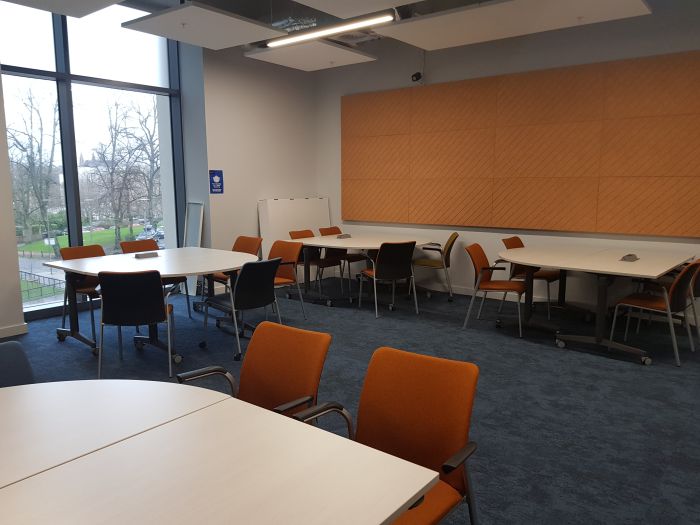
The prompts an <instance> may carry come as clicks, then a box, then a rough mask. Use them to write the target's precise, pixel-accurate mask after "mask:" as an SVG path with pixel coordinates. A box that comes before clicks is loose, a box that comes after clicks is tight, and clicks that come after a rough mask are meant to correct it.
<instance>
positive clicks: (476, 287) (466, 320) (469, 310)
mask: <svg viewBox="0 0 700 525" xmlns="http://www.w3.org/2000/svg"><path fill="white" fill-rule="evenodd" d="M496 270H504V271H505V268H504V267H503V266H487V267H484V268H482V269H481V270H480V271H479V275H478V277H477V279H476V284H474V293H473V294H472V298H471V300H470V301H469V307H468V308H467V315H466V316H465V317H464V324H463V325H462V330H464V329H465V328H466V327H467V324H468V323H469V317H470V316H471V313H472V307H473V306H474V299H476V296H477V295H479V292H480V291H483V292H484V296H483V297H482V298H481V304H480V305H479V311H478V312H477V314H476V318H477V319H481V310H482V308H483V307H484V302H485V301H486V296H487V295H488V293H489V290H480V289H479V287H480V285H481V279H482V277H483V276H484V272H494V271H496ZM490 291H494V290H490ZM503 293H504V295H505V294H508V293H514V294H517V296H518V301H517V303H516V304H517V306H518V336H519V337H521V338H522V336H523V319H522V312H521V308H520V303H521V301H522V294H519V293H517V292H512V291H510V290H509V291H506V292H503Z"/></svg>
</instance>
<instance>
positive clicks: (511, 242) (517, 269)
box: [501, 235, 527, 277]
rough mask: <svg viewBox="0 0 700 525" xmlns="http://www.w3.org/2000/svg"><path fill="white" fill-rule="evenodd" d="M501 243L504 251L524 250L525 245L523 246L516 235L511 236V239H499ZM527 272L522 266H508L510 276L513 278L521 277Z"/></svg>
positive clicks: (513, 264)
mask: <svg viewBox="0 0 700 525" xmlns="http://www.w3.org/2000/svg"><path fill="white" fill-rule="evenodd" d="M501 240H502V241H503V246H505V247H506V250H512V249H514V248H524V247H525V244H523V240H522V239H521V238H520V237H518V236H517V235H513V236H512V237H507V238H505V239H501ZM526 272H527V268H526V267H525V266H523V265H522V264H515V263H511V265H510V276H511V277H513V276H515V275H522V274H524V273H526Z"/></svg>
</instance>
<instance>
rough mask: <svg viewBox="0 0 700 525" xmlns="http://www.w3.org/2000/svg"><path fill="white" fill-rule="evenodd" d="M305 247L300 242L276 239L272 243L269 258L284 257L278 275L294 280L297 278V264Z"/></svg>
mask: <svg viewBox="0 0 700 525" xmlns="http://www.w3.org/2000/svg"><path fill="white" fill-rule="evenodd" d="M303 247H304V245H303V244H302V243H300V242H291V241H275V242H273V243H272V247H271V248H270V254H269V255H268V256H267V258H268V259H276V258H277V257H279V258H280V259H282V263H280V265H279V268H278V269H277V277H281V278H283V279H292V280H294V281H296V280H297V273H296V264H297V261H298V260H299V255H300V254H301V249H302V248H303ZM285 263H286V264H285ZM290 263H292V264H290Z"/></svg>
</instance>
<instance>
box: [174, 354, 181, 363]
mask: <svg viewBox="0 0 700 525" xmlns="http://www.w3.org/2000/svg"><path fill="white" fill-rule="evenodd" d="M173 363H175V364H176V365H179V364H180V363H182V356H181V355H180V354H174V355H173Z"/></svg>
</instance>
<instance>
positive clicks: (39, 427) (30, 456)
mask: <svg viewBox="0 0 700 525" xmlns="http://www.w3.org/2000/svg"><path fill="white" fill-rule="evenodd" d="M228 397H229V396H226V395H225V394H222V393H220V392H214V391H211V390H205V389H202V388H196V387H188V388H183V387H182V386H181V385H176V384H173V383H161V382H149V381H108V380H103V381H67V382H60V383H38V384H36V385H25V386H16V387H9V388H0V414H2V425H0V451H1V452H0V488H2V487H5V486H7V485H8V484H11V483H15V482H17V481H19V480H21V479H24V478H26V477H28V476H32V475H35V474H37V473H39V472H42V471H44V470H46V469H50V468H52V467H54V466H56V465H59V464H61V463H64V462H66V461H71V460H73V459H75V458H77V457H80V456H82V455H83V454H87V453H89V452H92V451H94V450H97V449H100V448H102V447H105V446H108V445H111V444H112V443H116V442H117V441H120V440H122V439H125V438H128V437H130V436H133V435H135V434H138V433H139V432H143V431H144V430H146V429H149V428H153V427H156V426H158V425H162V424H163V423H167V422H168V421H172V420H173V419H176V418H178V417H182V416H183V415H185V414H189V413H191V412H193V411H196V410H199V409H201V408H204V407H206V406H209V405H211V404H213V403H218V402H220V401H222V400H224V399H227V398H228ZM0 520H1V519H0Z"/></svg>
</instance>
